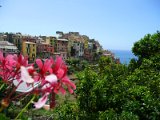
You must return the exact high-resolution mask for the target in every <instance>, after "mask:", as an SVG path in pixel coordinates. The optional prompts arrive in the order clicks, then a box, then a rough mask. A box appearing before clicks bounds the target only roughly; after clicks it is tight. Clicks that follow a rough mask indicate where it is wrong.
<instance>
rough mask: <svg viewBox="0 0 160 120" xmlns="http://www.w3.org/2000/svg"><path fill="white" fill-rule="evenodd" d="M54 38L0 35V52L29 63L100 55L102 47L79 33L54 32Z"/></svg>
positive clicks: (10, 34)
mask: <svg viewBox="0 0 160 120" xmlns="http://www.w3.org/2000/svg"><path fill="white" fill-rule="evenodd" d="M56 34H57V36H58V37H55V36H30V35H22V34H21V33H0V50H1V51H3V53H4V54H19V53H22V54H23V55H25V56H26V55H27V56H28V59H29V60H30V61H34V60H35V59H36V58H38V57H39V58H42V59H45V58H49V57H50V56H52V57H55V56H56V55H61V56H62V57H63V59H64V60H65V59H68V58H72V57H73V58H80V59H86V60H95V59H97V58H98V57H99V56H100V55H102V46H101V45H100V44H99V42H98V41H97V40H95V39H90V38H89V37H88V36H86V35H80V34H79V32H69V33H63V32H61V31H57V32H56Z"/></svg>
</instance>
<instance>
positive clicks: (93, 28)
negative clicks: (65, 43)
mask: <svg viewBox="0 0 160 120" xmlns="http://www.w3.org/2000/svg"><path fill="white" fill-rule="evenodd" d="M0 6H1V7H0V32H14V33H15V32H21V33H22V34H30V35H46V36H56V31H63V32H64V33H67V32H79V33H80V34H82V35H87V36H89V37H90V38H91V39H95V40H98V41H99V43H100V44H101V45H102V46H103V48H104V49H114V50H131V48H132V47H133V44H134V43H135V42H136V41H138V40H140V39H141V38H143V37H144V35H146V34H148V33H150V34H153V33H155V32H156V31H157V30H159V31H160V0H0Z"/></svg>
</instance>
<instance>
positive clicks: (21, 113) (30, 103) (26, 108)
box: [15, 95, 35, 120]
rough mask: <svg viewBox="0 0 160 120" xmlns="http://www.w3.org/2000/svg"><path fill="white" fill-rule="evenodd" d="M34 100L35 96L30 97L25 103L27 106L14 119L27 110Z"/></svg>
mask: <svg viewBox="0 0 160 120" xmlns="http://www.w3.org/2000/svg"><path fill="white" fill-rule="evenodd" d="M34 99H35V95H34V96H33V97H32V99H31V100H30V101H29V102H28V103H27V105H26V106H25V107H24V108H23V109H22V110H21V112H20V113H19V114H18V115H17V117H16V118H15V120H17V119H18V118H19V117H20V116H21V115H22V113H23V112H24V111H25V110H26V109H27V108H28V106H29V105H30V104H31V103H32V101H33V100H34Z"/></svg>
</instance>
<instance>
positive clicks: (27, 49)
mask: <svg viewBox="0 0 160 120" xmlns="http://www.w3.org/2000/svg"><path fill="white" fill-rule="evenodd" d="M22 54H23V55H24V56H28V60H29V61H34V60H35V59H36V43H34V42H28V41H23V42H22Z"/></svg>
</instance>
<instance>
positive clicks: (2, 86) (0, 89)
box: [0, 83, 5, 91]
mask: <svg viewBox="0 0 160 120" xmlns="http://www.w3.org/2000/svg"><path fill="white" fill-rule="evenodd" d="M4 85H5V84H4V83H3V84H2V85H1V87H0V91H1V89H2V88H3V87H4Z"/></svg>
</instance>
